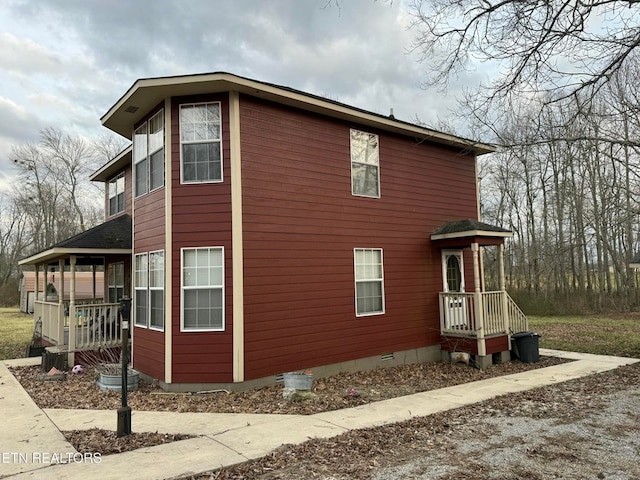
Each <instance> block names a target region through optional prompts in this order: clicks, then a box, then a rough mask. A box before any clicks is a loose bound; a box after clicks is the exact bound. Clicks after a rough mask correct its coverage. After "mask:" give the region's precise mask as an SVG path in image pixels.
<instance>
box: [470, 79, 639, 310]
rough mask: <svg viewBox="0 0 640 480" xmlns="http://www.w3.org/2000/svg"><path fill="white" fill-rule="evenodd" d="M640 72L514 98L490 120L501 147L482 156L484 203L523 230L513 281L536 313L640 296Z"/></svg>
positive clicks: (513, 258)
mask: <svg viewBox="0 0 640 480" xmlns="http://www.w3.org/2000/svg"><path fill="white" fill-rule="evenodd" d="M638 75H640V70H639V69H638V68H637V66H636V67H635V68H626V69H623V70H620V71H619V72H617V73H616V75H615V77H614V78H612V80H611V81H610V82H609V83H608V84H606V85H605V86H603V87H602V88H600V89H598V90H597V91H591V92H589V96H588V97H586V96H585V95H587V92H586V91H583V92H580V93H577V94H573V95H569V96H562V94H558V97H556V98H550V97H548V96H547V97H540V98H538V99H536V100H535V101H533V102H527V103H526V104H525V103H520V104H517V103H514V104H512V108H511V109H509V110H506V111H503V112H500V114H501V118H500V120H499V122H493V123H491V128H492V130H493V131H494V133H495V135H496V138H497V139H498V143H499V144H500V145H501V148H500V151H499V152H498V153H496V154H493V155H491V156H488V157H485V158H484V159H483V158H481V159H480V160H479V164H480V167H479V175H480V182H481V183H480V185H481V211H482V216H483V219H484V220H485V221H487V222H489V223H494V224H496V225H501V226H504V227H505V228H509V229H511V230H512V231H513V233H514V234H513V238H512V239H511V240H509V241H507V243H506V245H505V254H506V258H505V263H506V275H507V288H508V290H509V291H510V292H511V293H512V295H513V296H514V298H516V300H517V301H518V302H519V303H520V304H521V305H522V306H523V307H524V309H525V311H528V312H529V313H533V312H545V311H546V312H554V313H559V312H562V311H566V312H580V311H582V312H589V311H602V310H610V309H616V310H627V309H630V308H634V307H637V305H638V285H637V279H636V272H635V270H633V269H630V268H629V267H628V265H629V263H630V262H631V261H632V259H633V257H634V255H635V254H636V253H638V252H639V251H640V249H639V247H638V234H639V232H640V202H639V200H640V196H639V195H640V150H639V149H640V116H639V115H638V113H639V105H640V103H639V101H638V99H639V98H640V89H639V88H638V85H637V82H636V81H635V79H637V78H639V76H638ZM523 105H525V106H523ZM483 123H484V126H485V127H487V126H488V125H489V124H488V122H483ZM491 262H492V258H487V265H489V266H490V265H491Z"/></svg>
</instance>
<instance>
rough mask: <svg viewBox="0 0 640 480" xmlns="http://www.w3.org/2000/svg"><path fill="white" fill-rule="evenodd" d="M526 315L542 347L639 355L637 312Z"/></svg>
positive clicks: (639, 322) (639, 328)
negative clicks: (605, 314)
mask: <svg viewBox="0 0 640 480" xmlns="http://www.w3.org/2000/svg"><path fill="white" fill-rule="evenodd" d="M528 318H529V328H530V330H532V331H535V332H537V333H539V334H540V346H541V347H543V348H555V349H558V350H569V351H573V352H583V353H595V354H598V355H616V356H620V357H634V358H640V314H637V313H634V314H627V315H624V314H620V315H617V316H615V317H614V316H611V317H606V316H583V317H575V316H573V317H572V316H566V317H538V316H529V317H528Z"/></svg>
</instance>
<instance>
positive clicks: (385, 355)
mask: <svg viewBox="0 0 640 480" xmlns="http://www.w3.org/2000/svg"><path fill="white" fill-rule="evenodd" d="M395 358H396V356H395V355H394V353H393V352H391V353H383V354H382V355H380V360H382V361H385V360H394V359H395Z"/></svg>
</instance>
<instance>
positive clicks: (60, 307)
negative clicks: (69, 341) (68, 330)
mask: <svg viewBox="0 0 640 480" xmlns="http://www.w3.org/2000/svg"><path fill="white" fill-rule="evenodd" d="M58 270H60V289H59V290H58V338H57V340H58V345H64V260H58ZM52 283H53V284H54V286H55V282H52ZM45 295H46V291H45Z"/></svg>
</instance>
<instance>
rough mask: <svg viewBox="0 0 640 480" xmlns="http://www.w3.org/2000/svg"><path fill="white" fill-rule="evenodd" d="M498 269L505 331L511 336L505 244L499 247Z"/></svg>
mask: <svg viewBox="0 0 640 480" xmlns="http://www.w3.org/2000/svg"><path fill="white" fill-rule="evenodd" d="M498 269H499V274H500V291H501V292H502V311H503V312H504V313H503V317H504V331H505V333H506V334H507V335H509V331H510V330H511V319H510V318H509V302H508V300H507V289H506V283H505V278H504V244H500V245H498Z"/></svg>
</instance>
